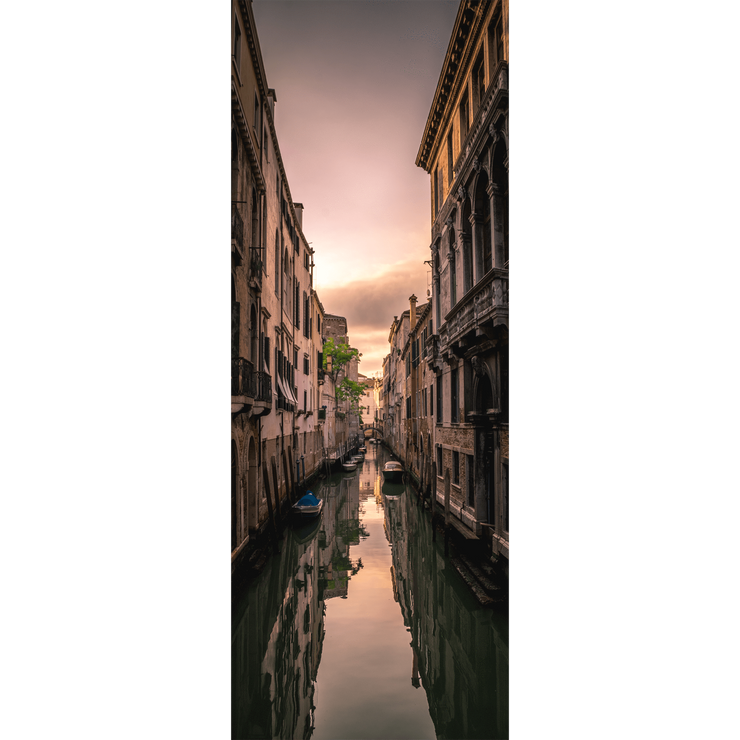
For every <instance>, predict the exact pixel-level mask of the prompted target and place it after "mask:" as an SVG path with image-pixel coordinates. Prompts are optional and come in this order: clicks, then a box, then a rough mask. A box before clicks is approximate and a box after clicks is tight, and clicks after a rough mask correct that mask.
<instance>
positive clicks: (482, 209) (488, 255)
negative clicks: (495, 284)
mask: <svg viewBox="0 0 740 740" xmlns="http://www.w3.org/2000/svg"><path fill="white" fill-rule="evenodd" d="M487 189H488V174H487V173H486V171H485V170H481V172H480V175H479V177H478V182H477V183H476V186H475V212H476V214H477V215H478V219H479V223H480V224H481V227H482V228H481V232H482V239H481V244H480V245H479V252H480V254H478V255H476V261H477V263H478V266H479V268H480V277H483V275H485V274H486V273H487V272H488V271H489V270H490V269H491V268H492V267H493V243H492V241H491V199H490V198H489V197H488V193H487V192H486V191H487Z"/></svg>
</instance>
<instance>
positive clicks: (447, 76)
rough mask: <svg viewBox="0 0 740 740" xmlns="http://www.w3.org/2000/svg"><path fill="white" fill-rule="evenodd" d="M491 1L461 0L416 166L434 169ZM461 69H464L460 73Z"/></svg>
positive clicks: (465, 80) (428, 169)
mask: <svg viewBox="0 0 740 740" xmlns="http://www.w3.org/2000/svg"><path fill="white" fill-rule="evenodd" d="M490 5H491V3H490V0H461V2H460V8H459V10H458V13H457V18H456V19H455V25H454V27H453V29H452V35H451V36H450V43H449V45H448V47H447V53H446V55H445V59H444V62H443V64H442V71H441V73H440V75H439V80H438V82H437V89H436V91H435V93H434V99H433V101H432V107H431V109H430V111H429V116H428V117H427V122H426V126H425V128H424V135H423V136H422V139H421V143H420V145H419V151H418V153H417V155H416V166H417V167H421V168H422V169H424V170H425V171H426V172H429V173H431V163H432V162H433V161H434V157H435V154H436V150H437V148H438V146H439V142H438V140H439V134H440V132H442V131H444V129H445V127H446V124H447V122H448V120H449V118H450V114H449V108H450V106H449V102H450V101H455V100H456V99H457V96H458V94H459V92H460V89H461V88H462V86H463V84H465V83H467V74H466V73H465V72H466V70H467V68H468V66H469V65H470V59H471V57H472V52H473V50H474V48H475V45H476V43H477V40H478V37H479V35H480V29H481V27H482V21H483V18H484V16H485V15H486V11H487V9H488V8H489V7H490ZM461 71H463V72H464V73H463V74H460V72H461ZM443 124H444V125H443Z"/></svg>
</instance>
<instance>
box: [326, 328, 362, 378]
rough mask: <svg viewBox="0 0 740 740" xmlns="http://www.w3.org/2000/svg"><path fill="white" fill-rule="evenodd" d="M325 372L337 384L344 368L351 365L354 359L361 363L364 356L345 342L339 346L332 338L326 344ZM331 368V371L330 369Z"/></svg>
mask: <svg viewBox="0 0 740 740" xmlns="http://www.w3.org/2000/svg"><path fill="white" fill-rule="evenodd" d="M323 352H324V363H323V365H324V372H325V373H327V374H328V375H330V376H331V379H332V380H333V381H334V382H335V383H336V382H337V378H338V377H339V373H340V372H341V370H342V368H344V367H345V366H346V365H348V364H349V363H350V361H351V360H352V358H353V357H356V358H357V362H360V358H361V357H362V354H361V353H360V352H358V351H357V350H356V349H354V348H353V347H350V346H349V345H348V344H345V343H344V342H339V343H338V344H337V343H336V342H335V341H334V338H333V337H331V338H329V339H327V340H326V342H325V343H324V349H323ZM330 367H331V369H329V368H330Z"/></svg>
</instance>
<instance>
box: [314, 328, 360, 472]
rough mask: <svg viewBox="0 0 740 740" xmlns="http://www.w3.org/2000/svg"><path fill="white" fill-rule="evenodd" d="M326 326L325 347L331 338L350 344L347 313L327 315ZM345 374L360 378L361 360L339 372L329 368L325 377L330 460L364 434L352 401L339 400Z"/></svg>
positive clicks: (341, 455) (326, 445) (324, 406)
mask: <svg viewBox="0 0 740 740" xmlns="http://www.w3.org/2000/svg"><path fill="white" fill-rule="evenodd" d="M322 327H323V328H322V331H323V337H322V347H323V343H325V342H326V341H327V340H329V339H333V340H334V342H335V343H336V344H340V343H341V344H347V345H349V344H350V340H349V333H348V329H347V319H346V318H344V316H336V315H334V314H324V316H323V323H322ZM331 370H335V368H331ZM345 377H348V378H349V379H350V380H354V381H355V382H356V381H357V377H358V363H357V359H355V358H353V359H352V360H351V361H350V362H349V363H348V364H347V365H346V366H344V367H343V368H341V369H340V370H339V372H338V373H337V372H331V371H330V368H327V369H326V372H325V373H324V376H323V385H322V392H321V408H322V411H323V414H322V417H323V444H324V454H325V456H326V459H327V460H328V461H329V462H331V463H333V462H336V461H337V460H340V459H342V458H344V457H345V456H346V454H347V453H348V452H349V451H350V450H351V449H352V448H353V447H355V446H357V440H358V437H359V434H360V423H359V416H358V414H357V413H356V412H354V411H353V410H352V409H351V408H350V402H349V400H344V401H337V397H336V387H337V385H339V384H340V383H341V382H342V380H343V379H344V378H345Z"/></svg>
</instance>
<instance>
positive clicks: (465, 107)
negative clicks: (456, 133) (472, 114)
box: [460, 93, 469, 156]
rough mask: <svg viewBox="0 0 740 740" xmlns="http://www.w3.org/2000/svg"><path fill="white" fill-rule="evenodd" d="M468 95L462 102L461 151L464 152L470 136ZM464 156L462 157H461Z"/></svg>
mask: <svg viewBox="0 0 740 740" xmlns="http://www.w3.org/2000/svg"><path fill="white" fill-rule="evenodd" d="M468 125H469V121H468V94H467V93H465V95H464V96H463V99H462V100H461V101H460V149H461V150H462V148H463V144H464V143H465V139H466V138H467V136H468ZM461 156H462V155H461Z"/></svg>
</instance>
